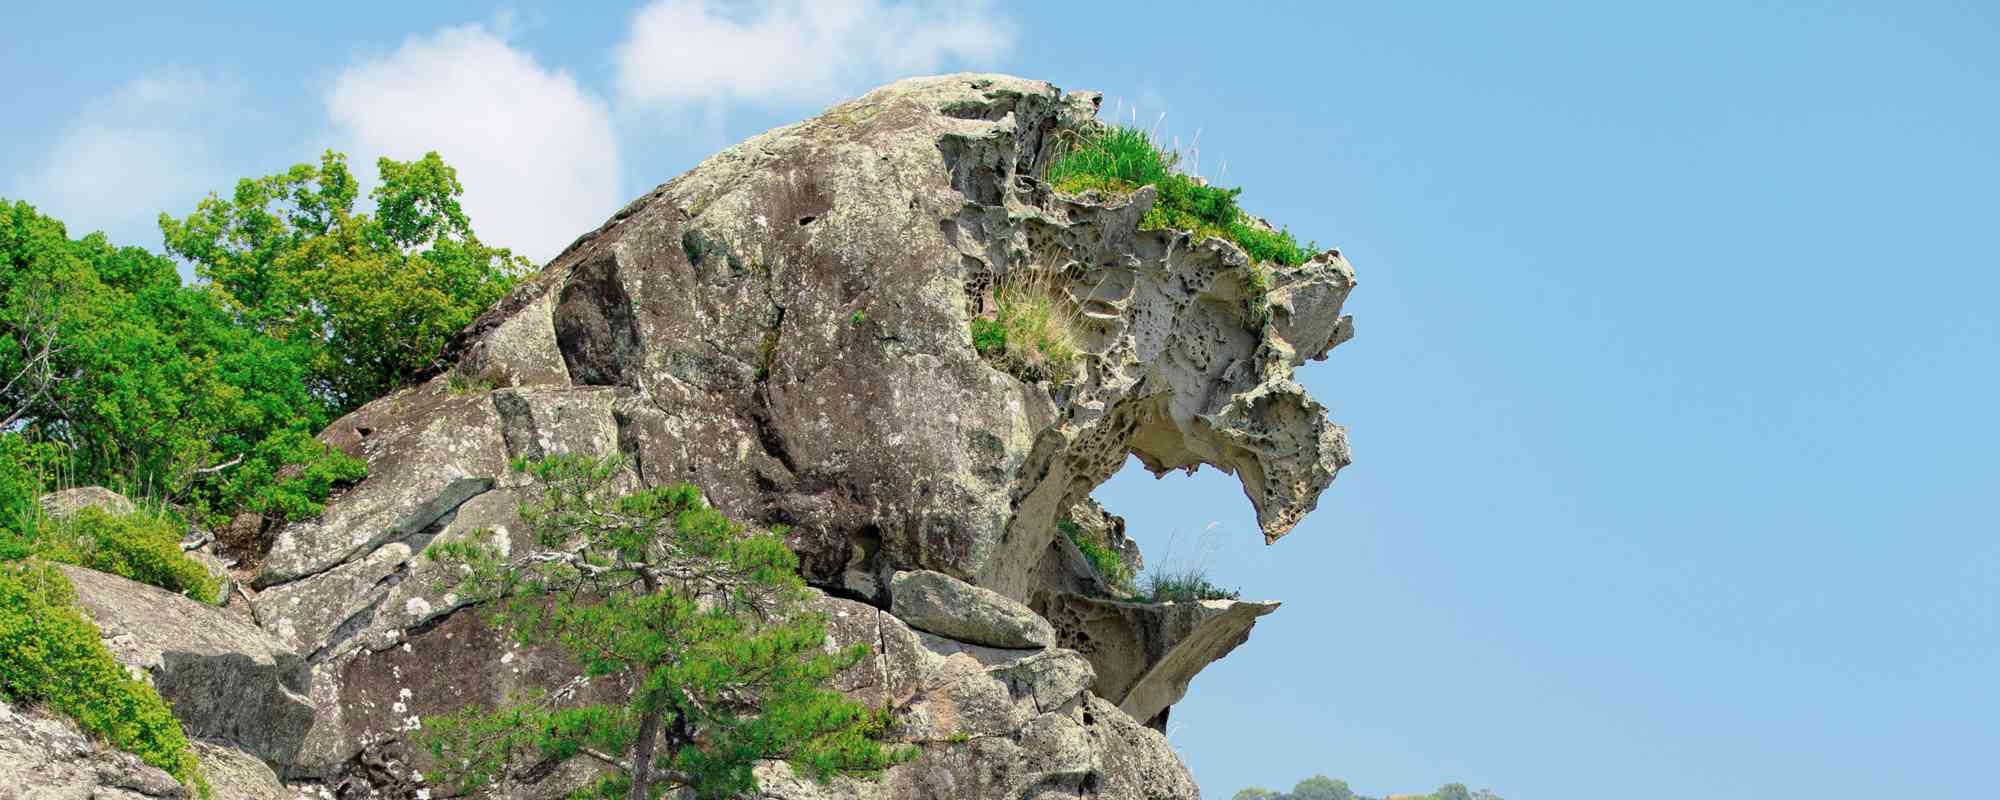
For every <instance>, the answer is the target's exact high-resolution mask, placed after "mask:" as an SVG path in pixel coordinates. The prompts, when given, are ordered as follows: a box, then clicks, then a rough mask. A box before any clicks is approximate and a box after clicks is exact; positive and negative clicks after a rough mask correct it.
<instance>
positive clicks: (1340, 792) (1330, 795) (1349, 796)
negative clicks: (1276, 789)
mask: <svg viewBox="0 0 2000 800" xmlns="http://www.w3.org/2000/svg"><path fill="white" fill-rule="evenodd" d="M1291 800H1355V797H1354V791H1353V790H1352V789H1349V788H1347V781H1337V780H1334V779H1332V778H1329V777H1327V776H1325V775H1314V776H1312V777H1310V778H1307V779H1305V780H1302V781H1299V782H1298V785H1296V786H1293V787H1292V794H1291Z"/></svg>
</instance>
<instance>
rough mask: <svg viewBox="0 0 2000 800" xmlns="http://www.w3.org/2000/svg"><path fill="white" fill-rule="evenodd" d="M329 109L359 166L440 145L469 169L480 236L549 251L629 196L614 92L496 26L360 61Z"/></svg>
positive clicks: (330, 97) (414, 41)
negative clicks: (610, 99)
mask: <svg viewBox="0 0 2000 800" xmlns="http://www.w3.org/2000/svg"><path fill="white" fill-rule="evenodd" d="M499 27H500V28H501V29H502V30H505V29H506V28H507V27H508V26H507V25H505V24H504V22H503V24H501V25H500V26H499ZM326 110H327V114H328V116H329V117H330V118H331V120H332V122H333V125H334V128H335V134H334V141H335V142H336V143H337V146H340V147H343V148H345V149H347V151H348V153H349V155H350V156H351V157H353V159H354V163H356V164H357V167H358V169H357V173H358V174H364V175H372V174H373V169H372V166H366V165H372V163H373V161H374V159H375V157H377V156H388V157H391V158H395V159H398V160H408V159H413V158H417V157H419V156H422V155H423V154H424V152H426V151H429V150H436V151H438V153H439V154H440V155H442V156H443V157H444V160H445V162H446V163H448V164H451V165H452V166H453V167H456V168H457V169H458V175H459V179H460V181H461V182H463V183H464V184H465V198H464V205H465V209H466V213H467V214H468V215H470V216H471V217H472V221H473V225H474V226H475V228H476V229H477V230H478V231H479V232H480V237H481V238H482V239H485V240H487V242H488V243H489V244H496V245H501V246H506V247H512V248H514V249H515V250H516V251H517V252H520V253H522V254H524V255H526V256H528V257H529V258H531V259H534V260H536V261H537V262H540V261H543V260H546V259H548V258H550V257H552V256H554V255H555V254H556V253H557V252H558V251H560V250H561V249H562V248H563V247H564V246H565V245H567V244H569V242H570V240H572V239H574V238H575V237H576V236H577V235H578V234H580V233H582V232H584V231H587V230H589V229H591V228H594V227H596V226H597V225H598V224H599V223H601V222H603V221H604V219H605V218H606V217H608V216H610V215H611V213H612V212H613V211H616V210H617V209H618V206H619V205H620V203H621V202H622V201H623V199H624V198H623V196H622V195H623V191H622V189H621V186H620V181H619V178H620V176H619V155H618V143H617V137H616V136H615V135H614V133H613V130H612V125H611V114H610V111H609V109H608V108H607V107H606V105H605V103H604V102H603V101H602V100H601V99H599V98H598V97H596V96H594V95H592V94H591V93H590V92H588V91H586V90H585V89H583V88H582V87H581V86H579V85H578V83H577V81H576V80H575V79H574V78H573V77H571V76H570V75H569V73H567V72H565V71H563V70H560V69H554V68H550V67H545V66H543V65H542V64H541V63H540V62H539V61H537V60H536V58H535V57H534V56H533V55H530V54H528V53H526V52H524V51H522V50H520V49H517V48H516V47H514V46H513V45H512V43H510V42H509V41H508V39H507V38H506V36H504V35H502V34H501V33H500V32H496V31H495V30H493V29H490V28H487V27H484V26H479V25H470V26H464V27H456V28H446V29H444V30H440V31H437V32H435V33H433V34H431V35H428V36H413V37H411V38H409V39H407V40H405V41H404V42H403V44H402V46H401V47H400V48H398V49H397V50H396V51H395V52H393V53H390V54H388V55H386V56H383V57H381V58H376V59H372V60H367V61H363V62H361V63H357V64H354V65H352V66H350V67H348V68H347V69H346V70H344V71H342V72H341V73H340V74H339V75H338V76H337V77H336V78H335V80H334V82H333V86H332V89H331V90H329V91H328V92H327V95H326Z"/></svg>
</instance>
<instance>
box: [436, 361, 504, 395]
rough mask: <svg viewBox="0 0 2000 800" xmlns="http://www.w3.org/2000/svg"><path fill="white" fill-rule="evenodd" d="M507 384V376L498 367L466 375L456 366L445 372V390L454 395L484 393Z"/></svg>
mask: <svg viewBox="0 0 2000 800" xmlns="http://www.w3.org/2000/svg"><path fill="white" fill-rule="evenodd" d="M506 385H507V376H506V374H505V373H502V372H501V371H500V370H498V369H494V368H491V367H489V368H487V369H485V370H482V371H480V372H479V374H477V375H468V374H466V373H465V372H464V371H462V370H460V369H459V368H457V367H453V368H452V369H451V370H450V371H448V372H446V373H445V379H444V388H445V391H448V392H451V393H452V394H454V395H459V396H464V395H474V394H485V393H487V392H490V391H493V390H494V389H498V388H500V387H502V386H506Z"/></svg>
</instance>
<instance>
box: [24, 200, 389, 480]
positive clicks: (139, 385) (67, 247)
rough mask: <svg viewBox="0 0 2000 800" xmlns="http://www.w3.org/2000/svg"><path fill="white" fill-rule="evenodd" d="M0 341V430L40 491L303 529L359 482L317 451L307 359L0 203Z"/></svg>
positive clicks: (200, 297)
mask: <svg viewBox="0 0 2000 800" xmlns="http://www.w3.org/2000/svg"><path fill="white" fill-rule="evenodd" d="M0 329H4V333H5V334H6V335H5V336H0V381H5V384H4V386H0V418H4V419H5V424H4V425H0V431H4V432H5V435H6V436H7V437H8V438H10V439H11V438H12V437H14V436H23V437H25V439H26V440H27V441H25V442H23V443H19V444H10V445H7V446H6V447H5V448H4V450H5V451H6V452H5V455H7V456H8V457H9V458H10V460H12V461H14V462H15V464H14V466H13V467H10V468H9V469H10V470H13V471H16V472H25V473H35V474H39V475H41V476H43V484H44V485H51V484H72V485H74V484H84V483H89V484H102V485H105V486H109V487H112V488H115V489H118V490H120V491H123V492H125V493H126V494H129V495H134V496H146V497H157V498H161V499H163V500H169V501H173V502H177V503H184V504H191V505H194V506H195V507H197V508H199V509H213V510H217V511H233V510H235V509H237V508H248V509H250V510H254V511H260V512H276V513H281V514H284V515H287V516H299V515H303V514H307V513H313V512H316V511H317V510H318V505H317V501H318V500H319V499H322V498H323V497H324V496H325V487H326V486H327V485H330V483H331V481H334V480H342V479H351V478H354V477H359V475H360V472H361V464H360V462H358V461H356V460H354V459H349V458H346V457H345V456H341V455H340V454H338V453H336V452H333V451H330V450H328V449H327V448H325V447H323V446H320V445H319V444H318V443H317V442H314V441H313V440H312V433H313V432H315V431H317V430H318V429H319V428H320V427H322V426H324V425H325V424H326V423H327V422H328V421H329V417H328V413H329V411H330V409H329V408H328V407H327V406H326V404H325V403H323V402H321V400H320V399H319V398H318V397H316V396H315V395H314V394H313V393H312V392H311V391H310V388H309V387H308V385H307V383H306V378H307V363H308V360H309V355H310V353H309V351H307V350H306V349H305V348H302V347H300V346H298V345H297V344H295V343H291V342H285V341H280V340H277V339H273V338H270V337H267V336H264V335H261V334H259V333H258V332H256V331H255V330H253V329H251V328H248V327H246V326H243V325H241V324H238V321H237V320H236V319H235V317H234V315H232V314H230V313H229V312H228V311H227V310H226V309H225V308H224V307H223V306H222V305H221V304H220V303H219V302H218V298H217V296H216V295H215V294H214V293H212V292H209V291H206V290H205V289H203V288H201V287H188V286H184V285H182V283H181V280H180V275H179V274H178V272H177V271H176V269H175V266H174V263H173V262H172V261H170V260H168V259H166V258H163V257H160V256H158V255H154V254H152V253H148V252H146V251H145V250H142V249H140V248H136V247H126V248H117V247H113V246H111V245H110V243H108V242H107V241H105V239H104V237H103V235H102V234H91V235H89V236H86V237H84V238H82V239H75V240H72V239H69V238H68V236H67V234H66V232H65V230H64V228H63V225H62V223H60V222H57V221H55V220H53V219H50V218H48V217H45V216H43V215H41V214H39V213H36V211H35V210H34V209H33V208H32V207H30V206H28V205H27V204H26V203H6V204H0ZM24 462H25V463H24ZM285 465H299V468H300V469H301V470H302V472H301V474H300V475H299V476H297V477H294V478H288V479H284V480H280V479H278V478H277V477H276V476H277V472H278V470H280V469H281V468H283V467H284V466H285Z"/></svg>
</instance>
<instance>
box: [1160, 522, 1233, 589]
mask: <svg viewBox="0 0 2000 800" xmlns="http://www.w3.org/2000/svg"><path fill="white" fill-rule="evenodd" d="M1215 527H1216V526H1215V525H1210V526H1209V527H1208V529H1207V530H1205V531H1203V532H1202V539H1201V546H1200V547H1199V548H1197V552H1196V553H1195V554H1194V555H1192V556H1186V557H1177V556H1176V555H1175V554H1174V550H1175V549H1176V547H1175V545H1176V544H1177V543H1178V542H1179V540H1180V534H1178V533H1176V534H1174V535H1173V536H1172V537H1171V538H1169V539H1168V540H1167V548H1166V549H1167V555H1166V556H1165V557H1163V558H1161V559H1160V560H1159V562H1158V564H1157V565H1156V566H1154V567H1153V568H1152V569H1151V570H1148V571H1147V573H1146V576H1145V578H1144V579H1142V580H1141V581H1140V586H1139V594H1138V599H1139V600H1140V601H1141V602H1147V603H1181V602H1188V601H1195V600H1236V599H1239V598H1241V597H1242V594H1241V593H1240V592H1238V591H1236V590H1235V589H1225V588H1223V587H1221V586H1219V585H1217V584H1215V583H1214V582H1212V581H1210V580H1209V579H1208V570H1209V565H1210V563H1211V560H1210V559H1211V557H1212V554H1213V553H1214V547H1215V542H1214V538H1213V537H1214V533H1215Z"/></svg>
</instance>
